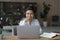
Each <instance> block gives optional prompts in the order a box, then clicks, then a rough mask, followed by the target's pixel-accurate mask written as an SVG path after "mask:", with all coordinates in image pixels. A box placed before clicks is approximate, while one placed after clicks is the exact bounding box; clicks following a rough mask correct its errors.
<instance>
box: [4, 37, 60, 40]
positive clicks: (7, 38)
mask: <svg viewBox="0 0 60 40" xmlns="http://www.w3.org/2000/svg"><path fill="white" fill-rule="evenodd" d="M3 40H60V36H57V37H55V38H40V39H18V38H17V36H5V37H3Z"/></svg>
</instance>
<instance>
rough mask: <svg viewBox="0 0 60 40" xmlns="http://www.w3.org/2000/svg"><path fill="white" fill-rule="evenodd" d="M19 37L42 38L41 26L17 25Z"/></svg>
mask: <svg viewBox="0 0 60 40" xmlns="http://www.w3.org/2000/svg"><path fill="white" fill-rule="evenodd" d="M17 36H18V38H40V27H39V26H31V27H28V26H20V27H17Z"/></svg>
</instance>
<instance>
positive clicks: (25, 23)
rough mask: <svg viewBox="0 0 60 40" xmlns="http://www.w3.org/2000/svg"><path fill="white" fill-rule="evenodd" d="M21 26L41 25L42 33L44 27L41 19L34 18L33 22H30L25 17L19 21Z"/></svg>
mask: <svg viewBox="0 0 60 40" xmlns="http://www.w3.org/2000/svg"><path fill="white" fill-rule="evenodd" d="M20 26H28V27H29V26H39V27H40V34H41V33H42V28H41V26H40V24H39V21H38V20H37V19H33V20H32V22H31V24H30V23H29V22H25V19H23V20H21V21H20V23H19V27H20Z"/></svg>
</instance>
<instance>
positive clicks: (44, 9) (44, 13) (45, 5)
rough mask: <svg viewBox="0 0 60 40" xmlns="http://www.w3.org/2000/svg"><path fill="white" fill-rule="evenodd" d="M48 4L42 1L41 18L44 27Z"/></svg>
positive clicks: (48, 8)
mask: <svg viewBox="0 0 60 40" xmlns="http://www.w3.org/2000/svg"><path fill="white" fill-rule="evenodd" d="M50 6H51V5H50V4H48V5H47V4H46V3H45V2H43V12H41V18H43V26H44V27H46V26H47V23H48V22H47V14H48V12H49V10H50Z"/></svg>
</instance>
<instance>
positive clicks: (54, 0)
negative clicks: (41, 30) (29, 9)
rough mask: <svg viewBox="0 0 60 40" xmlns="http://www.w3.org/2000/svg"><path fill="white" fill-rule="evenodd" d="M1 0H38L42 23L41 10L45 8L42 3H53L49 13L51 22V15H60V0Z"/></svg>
mask: <svg viewBox="0 0 60 40" xmlns="http://www.w3.org/2000/svg"><path fill="white" fill-rule="evenodd" d="M0 1H7V2H37V6H38V13H39V20H40V22H41V23H42V19H41V18H40V12H41V11H42V10H43V5H42V3H43V2H44V1H45V2H46V3H47V4H51V5H52V6H51V9H50V11H49V13H48V17H47V20H48V23H49V24H51V17H52V16H53V15H58V16H60V8H59V7H60V4H59V3H60V0H0Z"/></svg>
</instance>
